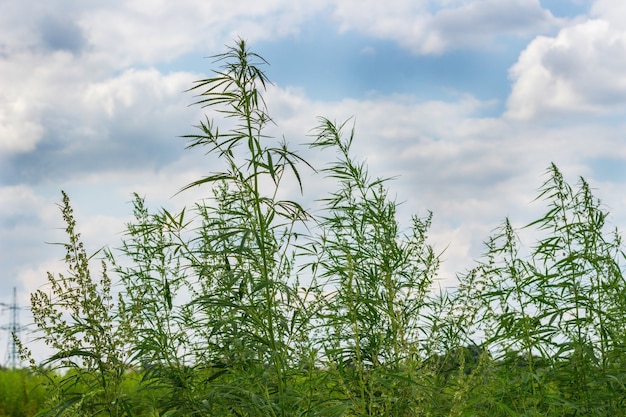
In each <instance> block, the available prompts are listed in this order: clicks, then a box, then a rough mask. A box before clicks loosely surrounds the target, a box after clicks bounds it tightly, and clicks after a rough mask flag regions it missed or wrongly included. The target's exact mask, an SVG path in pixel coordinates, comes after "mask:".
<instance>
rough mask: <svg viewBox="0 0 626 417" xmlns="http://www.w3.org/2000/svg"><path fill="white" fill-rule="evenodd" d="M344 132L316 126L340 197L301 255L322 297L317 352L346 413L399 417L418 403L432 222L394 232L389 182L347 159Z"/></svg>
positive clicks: (334, 196)
mask: <svg viewBox="0 0 626 417" xmlns="http://www.w3.org/2000/svg"><path fill="white" fill-rule="evenodd" d="M344 126H345V123H344V124H341V125H336V124H334V123H332V122H331V121H329V120H328V119H321V121H320V125H319V126H318V128H317V129H315V130H314V137H315V140H314V141H313V143H312V144H311V146H312V147H314V148H321V149H325V148H330V149H333V150H335V151H336V152H337V153H338V158H337V160H336V161H335V162H333V163H331V164H330V165H329V166H328V167H327V168H325V169H324V170H323V172H324V173H325V174H326V175H327V176H328V177H330V178H332V179H336V180H337V181H338V182H339V188H338V190H337V191H335V192H333V193H331V194H330V196H329V197H327V198H325V199H323V200H322V202H323V203H324V205H325V207H324V210H325V211H324V214H322V216H321V220H320V227H319V230H320V235H319V236H318V237H317V238H315V239H314V240H313V242H311V244H310V245H309V246H308V250H309V253H310V255H312V256H314V257H315V258H316V260H315V261H314V263H312V264H311V266H312V267H313V269H314V271H316V273H317V279H318V284H319V285H323V286H324V289H325V293H323V294H322V297H321V298H320V299H319V302H320V303H321V307H320V311H321V317H320V321H321V322H322V323H323V324H322V326H321V327H322V328H323V329H324V331H323V332H322V333H321V338H320V339H319V340H318V343H319V345H320V346H321V347H322V352H323V357H324V358H325V366H326V367H328V368H329V369H330V370H332V371H333V372H331V374H332V375H333V381H332V382H330V383H331V384H333V385H335V384H336V390H337V391H338V392H340V393H341V396H343V397H344V399H345V402H346V404H347V409H350V410H352V412H353V413H355V414H356V415H390V416H391V415H405V413H407V412H408V410H410V409H411V408H413V407H415V406H416V404H419V403H420V402H421V401H424V399H425V395H424V393H423V392H421V393H420V391H421V390H418V389H417V386H418V385H417V380H414V379H415V378H417V379H419V376H418V375H417V372H416V371H417V368H418V361H416V359H417V358H418V357H419V354H420V350H421V348H420V343H421V341H422V339H423V338H424V337H425V336H426V329H425V327H426V326H424V325H425V324H426V322H425V321H424V320H423V317H422V315H424V314H425V313H426V312H427V311H428V309H429V308H430V304H431V303H432V299H431V298H430V297H429V293H430V291H431V286H432V283H433V279H434V276H435V274H436V271H437V268H438V266H439V258H438V256H437V255H436V253H435V252H434V250H433V248H432V247H431V246H430V245H428V244H427V243H426V240H427V231H428V229H429V227H430V223H431V216H430V215H429V216H427V217H426V218H420V217H417V216H413V218H412V227H410V228H408V230H406V231H401V230H400V225H399V222H398V220H397V205H398V204H397V203H396V202H395V201H393V200H391V199H390V198H389V197H388V195H387V189H386V180H385V179H380V178H371V177H370V176H369V174H368V172H367V168H366V166H365V164H364V163H359V162H356V161H355V160H354V159H353V157H352V156H351V155H350V147H351V145H352V140H353V138H354V130H352V131H351V133H350V134H349V136H348V137H347V138H344V137H343V134H342V128H343V127H344ZM422 327H424V328H422Z"/></svg>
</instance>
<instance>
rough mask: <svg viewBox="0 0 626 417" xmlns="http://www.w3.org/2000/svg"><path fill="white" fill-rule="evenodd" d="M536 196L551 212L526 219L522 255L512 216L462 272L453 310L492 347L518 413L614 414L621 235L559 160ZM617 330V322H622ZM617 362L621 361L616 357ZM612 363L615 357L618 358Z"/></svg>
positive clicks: (620, 345) (618, 398)
mask: <svg viewBox="0 0 626 417" xmlns="http://www.w3.org/2000/svg"><path fill="white" fill-rule="evenodd" d="M548 174H549V178H548V180H547V181H546V182H545V183H544V185H543V186H542V187H541V190H540V194H539V197H538V198H539V199H542V198H543V199H545V200H547V202H548V207H549V209H548V211H547V213H546V214H545V215H544V216H543V217H541V218H539V219H537V220H535V221H533V222H531V223H530V224H529V225H528V226H526V228H525V229H526V230H525V232H528V231H529V230H532V229H534V230H535V231H534V235H536V236H539V240H538V242H537V244H535V245H534V246H532V247H531V250H530V252H529V253H528V255H527V256H523V254H522V253H520V247H521V242H520V240H519V238H518V236H517V233H516V231H515V230H514V228H513V227H512V225H511V223H510V222H509V221H508V219H507V220H506V221H505V223H504V224H503V225H502V226H501V227H500V228H499V229H498V232H497V233H496V234H495V236H493V237H492V238H490V239H489V241H488V242H487V245H486V246H487V253H486V255H485V260H484V261H483V262H481V263H480V264H479V266H477V267H476V268H475V269H473V270H471V271H470V272H469V273H468V274H467V275H465V276H463V277H461V286H460V296H459V298H458V299H457V302H458V306H459V311H464V314H467V312H471V313H470V314H469V315H468V317H471V318H472V319H473V320H468V321H467V322H466V324H467V325H468V326H472V327H473V328H474V330H475V331H476V333H477V334H481V333H482V336H483V337H484V339H485V343H486V344H487V345H488V346H489V348H490V349H491V351H492V352H495V353H496V357H497V360H498V370H499V371H501V372H504V374H503V375H506V378H500V379H498V380H497V381H498V383H501V384H502V383H504V384H505V386H506V387H507V389H506V391H505V392H506V393H505V392H501V395H503V398H501V399H500V402H499V404H500V405H503V404H505V403H506V404H507V407H511V408H512V409H514V410H516V412H518V413H521V414H523V415H537V416H539V415H548V414H551V413H557V414H560V415H570V414H571V415H574V414H577V413H578V414H581V415H598V416H608V415H620V414H619V413H621V412H622V410H623V394H624V377H625V375H624V373H623V372H622V371H620V370H618V368H616V367H615V366H616V362H614V361H613V360H614V358H616V356H615V354H614V353H615V352H620V353H619V354H618V355H617V357H621V356H622V355H621V353H622V352H623V351H624V350H623V349H624V337H623V334H624V333H623V329H624V324H625V322H624V319H623V317H624V313H625V312H626V310H625V309H624V308H625V307H626V304H625V303H624V294H625V292H624V288H625V286H624V284H625V282H624V276H623V272H622V270H621V265H620V263H621V262H622V261H623V253H622V250H621V239H620V237H619V235H618V234H617V232H608V233H607V232H606V231H605V221H606V217H607V213H606V212H604V211H602V210H601V206H600V202H599V201H598V200H596V199H595V198H594V197H593V195H592V193H591V189H590V187H589V184H588V183H587V182H586V181H585V180H584V179H582V178H581V179H580V182H579V187H578V189H577V190H576V189H574V188H572V187H571V186H570V185H569V184H568V183H567V182H566V181H565V180H564V179H563V176H562V174H561V172H560V171H559V170H558V168H557V167H556V166H555V165H552V166H551V167H550V169H549V171H548ZM618 329H619V330H618ZM618 362H619V360H618ZM617 366H618V367H619V366H620V365H617Z"/></svg>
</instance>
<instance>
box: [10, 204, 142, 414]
mask: <svg viewBox="0 0 626 417" xmlns="http://www.w3.org/2000/svg"><path fill="white" fill-rule="evenodd" d="M62 194H63V200H62V204H61V205H60V209H61V214H62V216H63V220H64V221H65V224H66V228H65V232H66V234H67V237H68V242H66V243H61V244H60V245H61V246H63V247H64V249H65V251H66V255H65V263H66V264H67V266H68V271H67V273H65V274H58V275H54V274H52V273H48V284H49V287H48V291H45V290H44V289H39V290H37V291H36V292H34V293H33V294H31V312H32V315H33V319H34V322H35V325H36V326H37V328H38V330H39V335H38V340H40V341H43V342H44V343H45V344H46V345H47V346H48V347H49V348H50V349H52V351H53V352H54V353H53V355H52V356H50V357H49V358H48V359H47V360H45V361H44V362H43V363H42V364H36V362H35V361H34V359H33V358H32V356H31V355H30V352H29V351H28V349H27V348H26V347H25V346H24V345H23V344H21V343H20V345H21V352H22V355H23V357H25V358H27V359H29V363H30V367H31V370H32V371H33V372H36V373H39V374H42V375H44V376H45V377H46V378H47V381H48V386H49V388H50V389H51V391H52V393H53V395H52V397H53V398H56V399H57V400H56V403H55V404H53V406H52V407H51V409H50V410H49V411H48V413H47V415H64V413H66V414H67V413H70V414H72V415H86V416H91V415H96V414H100V413H105V414H107V415H110V416H120V415H130V414H132V411H131V408H132V407H131V402H130V401H129V399H128V398H126V397H125V395H124V392H123V391H122V389H121V385H122V382H123V379H124V374H125V371H126V370H127V369H128V363H129V359H130V358H129V356H128V352H129V350H128V347H129V345H130V344H131V343H133V342H134V336H133V334H132V333H131V332H129V329H128V328H126V327H124V326H119V325H118V321H117V319H116V303H115V299H114V293H113V291H112V287H111V285H112V284H111V279H110V278H109V275H108V272H107V266H106V263H105V262H101V265H102V272H101V275H100V279H99V280H96V279H94V278H93V277H92V274H91V271H90V265H89V262H90V261H91V260H92V259H93V256H95V254H94V255H91V256H89V255H87V252H86V250H85V248H84V245H83V243H82V241H81V240H80V234H79V233H78V232H77V231H76V221H75V219H74V215H73V210H72V208H71V206H70V200H69V197H68V196H67V194H65V193H64V192H63V193H62ZM60 375H63V376H62V377H61V376H60ZM76 386H81V387H83V389H80V390H76V389H74V387H76Z"/></svg>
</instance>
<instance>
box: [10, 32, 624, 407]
mask: <svg viewBox="0 0 626 417" xmlns="http://www.w3.org/2000/svg"><path fill="white" fill-rule="evenodd" d="M217 62H219V63H220V64H221V67H220V68H219V69H218V70H217V71H216V72H215V73H214V76H213V77H212V78H208V79H205V80H200V81H198V82H197V83H196V84H195V85H194V86H193V88H192V89H191V90H192V91H195V92H197V93H198V96H197V97H198V101H197V104H199V105H202V106H207V107H209V108H210V109H211V110H213V111H216V112H218V114H220V115H222V116H223V117H224V119H225V120H226V121H227V122H228V123H229V126H233V127H232V128H230V130H228V131H226V132H224V131H221V130H219V129H218V127H217V125H216V124H214V122H213V121H211V120H209V119H206V120H205V121H203V122H201V123H200V125H199V126H198V133H196V134H194V135H189V136H186V139H187V140H188V141H189V148H196V147H201V148H203V149H204V151H206V152H207V153H209V154H212V155H215V156H217V157H218V159H219V161H220V162H221V164H222V165H221V167H218V168H216V167H215V166H212V170H213V172H212V173H210V174H209V175H207V176H206V177H204V178H201V179H199V180H197V181H194V182H192V183H191V184H189V185H187V186H185V187H183V190H182V191H184V190H186V189H188V188H191V187H207V189H208V190H210V192H209V196H208V197H207V198H206V199H204V200H201V201H199V202H198V203H197V204H196V205H195V206H194V207H188V208H186V209H184V210H182V211H180V212H178V213H171V212H169V211H167V210H165V209H160V210H159V211H157V212H151V211H150V210H149V209H148V207H147V206H146V204H145V202H144V200H143V199H142V198H139V197H138V196H135V200H134V215H135V216H134V217H135V218H134V220H133V221H132V222H130V223H129V224H128V225H127V235H126V237H125V239H124V241H123V243H122V245H121V247H120V248H119V249H118V250H115V251H112V250H111V251H106V252H104V256H101V257H102V258H103V259H102V260H101V272H100V274H99V278H95V277H94V275H93V274H92V273H91V270H92V265H90V262H92V261H94V260H95V256H94V255H91V256H89V255H87V252H86V251H85V249H84V247H83V245H82V243H81V240H80V235H79V234H78V232H77V231H76V225H75V222H74V218H73V215H72V209H71V206H70V201H69V198H68V197H67V195H65V194H63V202H62V204H61V206H60V207H61V211H62V215H63V218H64V220H65V222H66V224H67V235H68V237H69V239H68V242H67V243H64V244H63V246H64V247H65V249H66V253H67V256H66V262H67V265H68V272H67V273H66V274H57V275H55V274H49V275H48V280H49V287H48V288H45V289H42V290H41V291H37V292H36V293H35V294H33V295H32V311H33V314H34V317H35V323H36V324H37V326H38V327H39V329H40V337H41V340H42V341H44V342H45V343H46V344H47V345H48V346H50V347H51V348H52V349H54V351H55V352H56V353H55V354H54V355H53V356H51V357H50V358H49V359H48V360H47V361H45V363H44V364H42V365H43V366H40V365H38V364H36V363H34V361H32V359H31V373H32V374H19V375H23V376H22V378H25V376H24V375H37V376H36V377H35V376H29V377H28V378H37V381H38V383H40V384H42V385H41V387H42V388H41V389H44V388H45V389H46V402H45V404H42V402H41V401H40V400H38V402H36V404H37V406H38V407H41V410H42V411H41V413H42V415H50V416H96V415H106V416H157V415H163V416H190V415H202V416H205V415H206V416H212V415H215V416H250V417H251V416H281V417H284V416H624V415H626V411H625V410H626V404H625V402H626V400H625V398H626V386H625V383H626V355H625V352H624V348H625V347H626V285H624V274H623V270H622V267H621V263H622V262H623V259H624V254H623V252H622V245H621V240H620V237H619V234H618V233H617V232H616V231H607V230H606V225H605V220H606V217H607V213H606V212H604V211H602V209H601V206H600V203H599V201H597V200H596V199H595V198H594V197H593V196H592V194H591V191H590V187H589V185H588V184H587V183H586V182H585V181H584V180H583V179H581V180H580V183H579V184H578V185H577V186H576V187H571V186H570V185H569V184H567V183H566V182H565V181H564V180H563V178H562V175H561V173H560V172H559V170H558V168H557V167H556V166H551V167H550V168H549V170H548V172H547V174H546V177H547V180H546V182H545V183H544V184H543V186H542V187H541V188H540V193H539V197H538V199H539V200H543V201H545V202H546V204H547V212H546V214H545V215H544V216H543V217H541V218H540V219H538V220H536V221H534V222H532V223H530V224H529V225H528V226H526V227H525V228H524V233H526V232H528V234H529V235H531V236H533V238H536V239H537V241H536V243H534V244H532V243H530V244H529V243H528V242H527V243H526V244H522V242H521V241H520V238H519V237H518V232H520V231H519V230H515V229H514V228H513V227H512V226H511V223H510V222H509V220H506V221H505V222H504V223H503V225H502V226H500V227H499V228H498V229H496V232H495V234H494V236H493V237H491V238H489V239H488V241H487V242H486V253H485V255H484V257H483V258H482V259H481V260H479V262H478V263H477V265H476V266H475V267H474V268H472V269H470V270H469V271H468V272H467V273H465V274H462V275H460V276H459V286H458V288H457V289H456V290H455V291H454V292H450V293H445V292H444V293H439V294H437V293H436V291H434V290H435V286H434V285H433V281H434V280H435V278H436V276H437V270H438V267H439V257H438V254H437V253H435V252H434V250H433V248H432V247H431V246H430V245H429V244H428V230H429V227H430V224H431V216H430V215H428V216H426V217H419V216H414V217H413V218H412V221H411V224H410V225H408V226H407V225H400V224H399V223H398V220H397V216H396V209H397V203H396V202H395V201H393V200H392V199H390V198H389V196H388V194H387V188H386V184H387V181H386V180H385V179H380V178H374V177H371V176H370V175H369V173H368V170H367V167H366V166H365V165H364V164H363V163H361V162H359V161H355V160H354V159H353V157H352V156H351V146H352V142H353V132H350V131H348V132H346V126H345V124H335V123H333V122H331V121H330V120H328V119H320V120H319V125H318V126H317V128H315V129H314V130H313V136H312V137H313V139H312V141H311V143H310V144H309V145H310V147H311V148H312V149H316V150H319V151H320V152H328V151H329V150H330V151H331V152H334V153H335V155H336V159H335V160H334V161H333V162H331V163H330V164H328V165H326V166H324V167H315V168H317V169H319V171H320V172H319V175H325V176H326V177H327V178H329V179H331V180H334V181H335V182H336V189H335V190H334V191H332V192H330V193H329V194H328V196H327V197H326V198H324V199H323V200H322V204H323V209H322V210H320V211H319V212H316V213H311V212H308V211H307V210H305V209H304V208H303V206H302V205H301V203H299V202H298V201H292V200H283V199H281V195H282V193H281V190H282V189H283V187H285V185H283V184H284V181H288V184H289V185H290V186H292V185H293V184H294V183H295V184H297V185H299V186H300V187H301V189H302V187H303V185H304V184H302V182H301V179H302V178H303V177H302V176H301V175H300V172H301V171H300V170H309V169H312V168H314V167H310V166H309V165H308V164H307V162H306V161H305V160H304V159H303V158H302V157H300V156H299V155H298V154H296V153H294V152H293V151H292V150H290V149H289V148H288V146H287V144H286V143H285V142H283V141H277V140H275V139H274V138H272V137H268V136H267V135H266V127H267V125H268V124H270V123H272V120H271V118H270V116H269V114H268V110H267V108H266V106H265V102H264V101H263V96H262V93H263V90H264V88H265V86H266V84H267V83H268V82H269V81H268V79H267V78H266V76H265V74H264V73H263V72H262V71H261V69H260V67H261V66H262V64H263V63H264V61H263V59H262V58H261V57H259V56H258V55H256V54H254V53H251V52H250V51H249V50H248V49H247V47H246V45H245V44H244V42H242V41H240V42H239V43H237V44H236V45H235V46H234V47H232V48H230V49H229V50H228V51H227V52H226V53H225V54H223V55H220V56H218V57H217ZM520 248H528V250H527V251H528V253H523V252H522V251H521V249H520ZM113 276H115V277H116V279H115V280H113V279H112V278H110V277H113ZM22 353H23V355H24V357H25V358H30V354H29V352H28V350H27V349H26V348H25V347H22ZM7 375H10V374H7ZM16 375H17V374H16ZM13 385H14V386H17V384H13ZM26 385H28V384H26ZM41 389H38V390H36V391H32V392H33V394H32V395H33V396H34V395H35V393H37V395H40V393H41ZM27 391H28V390H26V391H24V392H27ZM28 392H30V391H28ZM7 398H8V397H7ZM22 398H25V397H22ZM38 398H39V397H38ZM29 401H30V400H24V401H23V403H24V404H27V405H28V404H30V402H29ZM7 407H9V406H6V405H5V409H6V410H7V411H5V413H6V415H26V414H19V413H17V414H15V413H13V414H12V412H9V411H8V410H10V408H7ZM24 407H26V405H25V406H24ZM31 410H32V409H31Z"/></svg>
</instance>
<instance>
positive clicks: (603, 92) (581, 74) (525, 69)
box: [507, 19, 626, 119]
mask: <svg viewBox="0 0 626 417" xmlns="http://www.w3.org/2000/svg"><path fill="white" fill-rule="evenodd" d="M624 29H626V27H625V28H624ZM624 29H620V28H619V27H616V26H615V25H613V24H612V23H611V22H609V21H607V20H604V19H592V20H587V21H585V22H582V23H577V24H575V25H573V26H570V27H567V28H564V29H562V30H561V31H560V32H559V34H558V35H557V36H555V37H543V36H542V37H538V38H536V39H535V40H533V41H532V42H531V43H530V44H529V45H528V47H527V48H526V49H525V50H524V51H523V52H522V54H521V55H520V57H519V59H518V61H517V63H516V64H515V65H514V66H513V67H512V68H511V70H510V75H511V78H512V79H513V87H512V92H511V95H510V97H509V99H508V103H507V115H508V116H510V117H514V118H521V119H529V118H533V117H546V116H554V115H558V114H561V115H563V114H565V115H567V114H583V113H592V114H594V113H595V114H597V113H612V112H615V111H621V110H623V108H624V105H625V104H626V60H625V59H624V56H626V30H624Z"/></svg>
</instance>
